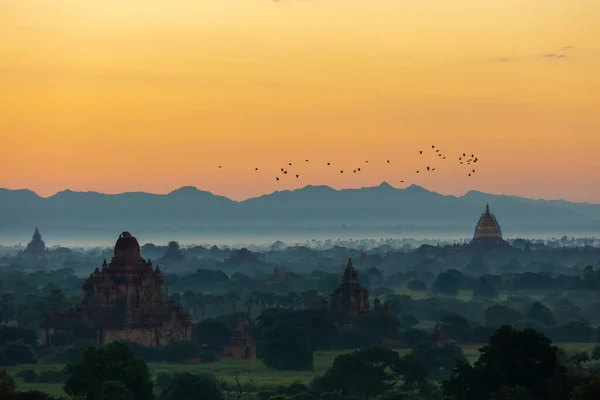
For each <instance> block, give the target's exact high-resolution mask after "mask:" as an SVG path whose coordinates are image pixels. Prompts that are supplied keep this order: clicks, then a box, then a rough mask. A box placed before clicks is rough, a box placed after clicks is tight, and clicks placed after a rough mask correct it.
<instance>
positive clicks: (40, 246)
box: [22, 227, 46, 258]
mask: <svg viewBox="0 0 600 400" xmlns="http://www.w3.org/2000/svg"><path fill="white" fill-rule="evenodd" d="M22 255H24V256H29V257H36V258H41V257H44V256H45V255H46V243H44V241H43V240H42V234H41V233H40V230H39V229H38V228H37V227H36V228H35V232H34V233H33V236H32V238H31V241H30V242H29V243H27V247H25V250H23V252H22Z"/></svg>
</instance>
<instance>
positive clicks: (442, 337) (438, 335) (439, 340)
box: [433, 321, 448, 347]
mask: <svg viewBox="0 0 600 400" xmlns="http://www.w3.org/2000/svg"><path fill="white" fill-rule="evenodd" d="M433 336H434V338H435V345H436V346H437V347H444V346H445V345H447V344H448V338H447V337H446V334H445V333H444V330H443V329H442V325H440V322H439V321H438V322H436V323H435V327H434V328H433Z"/></svg>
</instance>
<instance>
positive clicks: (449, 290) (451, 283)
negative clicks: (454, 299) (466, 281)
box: [431, 271, 460, 296]
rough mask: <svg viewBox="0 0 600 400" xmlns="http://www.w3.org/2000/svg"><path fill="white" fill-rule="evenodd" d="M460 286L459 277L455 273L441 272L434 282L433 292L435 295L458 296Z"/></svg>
mask: <svg viewBox="0 0 600 400" xmlns="http://www.w3.org/2000/svg"><path fill="white" fill-rule="evenodd" d="M459 284H460V280H459V276H458V275H457V274H456V273H455V272H454V271H446V272H441V273H440V274H439V275H438V276H437V278H436V279H435V281H433V284H432V285H431V290H432V291H433V292H434V293H439V294H445V295H449V296H456V295H457V294H458V287H459Z"/></svg>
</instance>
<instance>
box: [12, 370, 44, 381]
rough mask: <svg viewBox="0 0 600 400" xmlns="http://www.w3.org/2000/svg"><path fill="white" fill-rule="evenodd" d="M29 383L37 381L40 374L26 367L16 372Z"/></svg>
mask: <svg viewBox="0 0 600 400" xmlns="http://www.w3.org/2000/svg"><path fill="white" fill-rule="evenodd" d="M16 375H17V376H18V377H19V378H21V379H23V380H24V381H25V382H27V383H32V382H37V381H38V379H39V378H40V376H39V375H38V373H37V372H35V371H34V370H32V369H24V370H22V371H19V372H18V373H17V374H16Z"/></svg>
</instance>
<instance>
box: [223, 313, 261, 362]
mask: <svg viewBox="0 0 600 400" xmlns="http://www.w3.org/2000/svg"><path fill="white" fill-rule="evenodd" d="M220 358H221V359H222V360H256V342H255V341H254V339H252V337H251V336H250V322H249V321H248V317H247V316H246V317H244V318H243V319H241V320H240V321H239V322H238V325H237V328H236V329H235V333H234V334H233V336H232V337H231V338H230V339H229V343H228V344H226V345H225V346H224V347H223V350H222V352H221V355H220Z"/></svg>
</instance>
